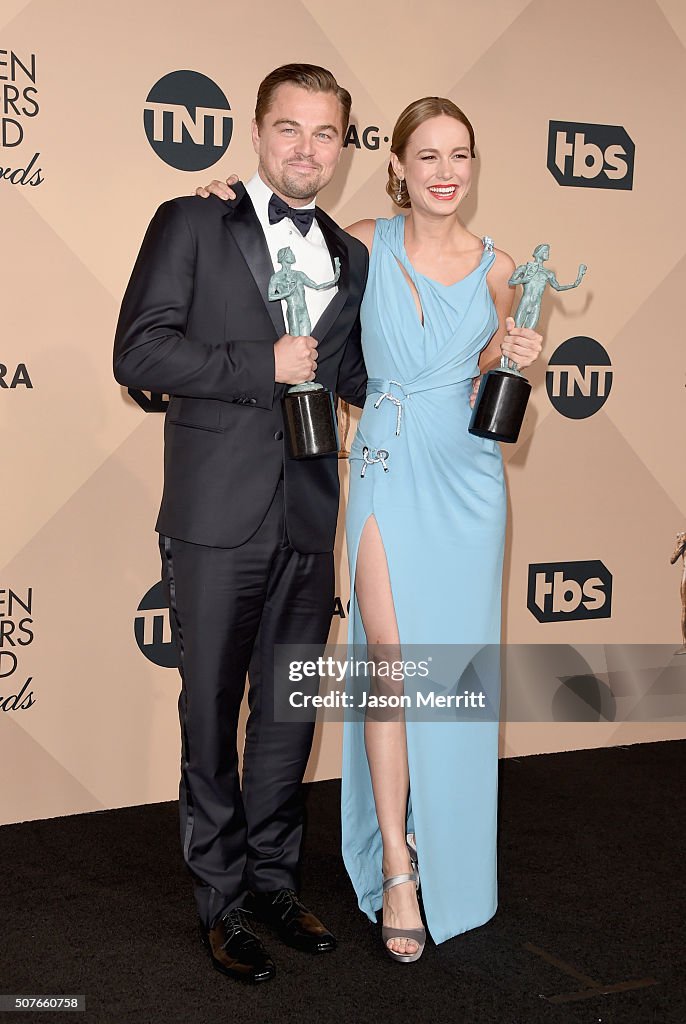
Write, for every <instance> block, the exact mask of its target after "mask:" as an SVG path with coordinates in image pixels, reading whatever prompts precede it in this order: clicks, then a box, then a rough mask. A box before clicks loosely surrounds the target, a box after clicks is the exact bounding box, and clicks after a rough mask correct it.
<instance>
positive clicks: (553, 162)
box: [548, 121, 636, 189]
mask: <svg viewBox="0 0 686 1024" xmlns="http://www.w3.org/2000/svg"><path fill="white" fill-rule="evenodd" d="M635 150H636V147H635V146H634V144H633V142H632V140H631V138H630V137H629V135H628V134H627V132H626V130H625V129H624V128H622V126H621V125H619V124H579V123H577V122H576V121H549V122H548V170H549V171H550V173H551V174H552V176H553V178H554V179H555V181H556V182H557V183H558V185H576V186H578V187H579V188H622V189H631V188H632V187H633V183H634V153H635Z"/></svg>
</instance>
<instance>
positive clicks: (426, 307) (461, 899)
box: [342, 215, 506, 942]
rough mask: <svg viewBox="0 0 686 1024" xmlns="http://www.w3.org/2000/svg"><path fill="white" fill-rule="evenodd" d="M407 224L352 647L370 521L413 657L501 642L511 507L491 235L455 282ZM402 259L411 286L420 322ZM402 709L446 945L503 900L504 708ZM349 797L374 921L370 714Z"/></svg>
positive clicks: (375, 426) (429, 892)
mask: <svg viewBox="0 0 686 1024" xmlns="http://www.w3.org/2000/svg"><path fill="white" fill-rule="evenodd" d="M404 227H405V218H404V217H403V216H401V215H398V216H397V217H394V218H392V219H391V220H378V221H377V222H376V229H375V233H374V243H373V247H372V255H371V260H370V268H369V279H368V282H367V287H366V290H365V295H364V301H363V304H362V344H363V350H364V357H365V362H366V365H367V371H368V374H369V384H368V389H367V399H366V402H365V406H364V411H363V414H362V418H361V421H360V425H359V428H358V430H357V433H356V436H355V439H354V441H353V443H352V445H351V451H350V493H349V499H348V509H347V520H346V534H347V545H348V557H349V563H350V579H351V583H352V585H351V590H352V594H351V598H352V599H351V603H350V623H349V635H348V641H349V644H350V645H354V646H355V647H356V648H357V649H358V650H359V649H360V648H361V649H362V650H364V645H366V642H367V641H366V636H365V632H364V627H363V623H362V618H361V616H360V611H359V607H358V603H357V599H356V596H355V590H354V581H355V567H356V562H357V553H358V546H359V541H360V536H361V534H362V530H363V527H364V524H365V522H366V521H367V519H368V517H369V516H371V515H374V516H375V517H376V521H377V523H378V527H379V531H380V534H381V538H382V540H383V545H384V549H385V552H386V558H387V561H388V567H389V573H390V580H391V588H392V592H393V600H394V604H395V611H396V617H397V622H398V629H399V635H400V643H401V648H403V654H404V648H405V645H421V646H422V647H423V648H424V649H426V648H427V645H435V644H438V645H445V644H476V645H481V644H489V645H490V644H493V645H496V644H498V643H499V642H500V618H501V607H500V605H501V576H502V560H503V547H504V532H505V516H506V494H505V484H504V479H503V466H502V457H501V453H500V448H499V446H498V444H497V442H495V441H490V440H488V439H484V438H479V437H475V436H474V435H472V434H470V433H469V432H468V430H467V427H468V424H469V418H470V415H471V409H470V406H469V395H470V392H471V387H472V378H473V377H474V376H476V375H477V373H478V372H479V371H478V356H479V353H480V351H481V349H482V348H483V347H484V346H485V345H486V344H487V343H488V341H489V339H490V338H491V337H492V335H493V334H494V332H495V331H496V330H497V327H498V317H497V314H496V310H495V306H494V304H493V301H492V299H491V295H490V293H489V290H488V285H487V282H486V275H487V273H488V270H489V268H490V267H491V265H492V264H493V261H494V259H495V253H494V251H493V243H492V241H491V240H490V239H489V238H485V239H484V242H483V245H484V250H483V254H482V257H481V261H480V263H479V266H478V267H477V268H476V269H475V270H473V271H472V273H470V274H468V275H467V276H466V277H465V278H463V279H462V280H460V281H457V282H456V283H455V284H452V285H447V286H446V285H442V284H440V283H438V282H436V281H433V280H431V279H430V278H428V277H425V276H424V275H423V274H420V273H418V272H416V271H415V270H414V268H413V267H412V265H411V264H410V262H409V260H408V258H407V254H406V252H405V246H404ZM399 263H400V264H402V266H403V267H404V268H405V270H406V271H407V274H408V275H409V277H410V278H411V280H412V281H413V282H414V284H415V287H416V288H417V292H418V294H419V297H420V300H421V306H422V310H423V319H424V324H423V326H422V323H421V320H420V317H419V315H418V311H417V307H416V305H415V301H414V297H413V295H412V292H411V290H410V286H409V283H408V281H407V280H406V278H405V276H404V274H403V272H402V270H401V267H400V266H399ZM491 650H497V648H491ZM405 657H406V655H405ZM495 671H496V674H497V669H496V670H495ZM401 685H402V684H401ZM491 692H492V693H493V692H494V691H493V690H492V691H491ZM495 706H496V708H497V703H496V705H495ZM405 714H406V717H407V721H406V729H407V747H408V761H409V776H410V810H409V814H408V822H407V826H408V832H414V833H415V836H416V843H417V848H418V859H419V867H420V876H421V886H422V889H421V892H422V898H423V902H424V909H425V913H426V920H427V925H428V929H429V932H430V934H431V937H432V938H433V940H434V941H435V942H443V941H445V940H446V939H449V938H450V937H451V936H453V935H458V934H460V933H461V932H464V931H467V930H468V929H470V928H475V927H477V926H478V925H481V924H483V923H484V922H486V921H487V920H488V919H489V918H490V917H492V915H493V914H494V913H495V910H496V906H497V885H496V797H497V755H498V724H497V721H496V720H495V719H496V717H497V712H496V715H491V716H490V720H489V721H446V720H443V721H435V720H428V721H418V720H416V717H415V716H414V715H413V714H412V712H410V711H407V712H406V713H405ZM342 793H343V797H342V828H343V858H344V861H345V865H346V868H347V870H348V873H349V874H350V877H351V879H352V882H353V885H354V888H355V891H356V893H357V897H358V901H359V906H360V908H361V909H362V910H363V911H364V912H365V913H366V914H367V915H368V916H369V918H370V919H371V920H372V921H375V920H376V911H377V910H379V909H380V908H381V905H382V877H381V855H382V845H381V834H380V832H379V827H378V822H377V818H376V811H375V807H374V799H373V794H372V787H371V778H370V774H369V766H368V762H367V757H366V751H365V745H364V720H363V714H361V715H358V716H357V718H356V720H355V719H354V718H353V720H350V719H348V720H346V722H345V726H344V740H343V780H342Z"/></svg>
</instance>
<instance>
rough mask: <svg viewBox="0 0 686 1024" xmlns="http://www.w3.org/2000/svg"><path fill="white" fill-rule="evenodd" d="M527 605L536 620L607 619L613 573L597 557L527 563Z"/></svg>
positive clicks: (610, 609) (609, 614) (610, 611)
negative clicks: (595, 558) (585, 560)
mask: <svg viewBox="0 0 686 1024" xmlns="http://www.w3.org/2000/svg"><path fill="white" fill-rule="evenodd" d="M526 606H527V608H528V609H529V611H530V612H531V614H532V615H533V616H534V617H535V618H537V619H538V621H539V622H567V621H570V620H572V619H609V618H610V616H611V614H612V573H611V572H610V571H609V570H608V569H607V568H606V567H605V566H604V565H603V563H602V562H600V561H598V560H592V561H589V562H539V563H537V564H535V565H530V566H529V587H528V593H527V598H526Z"/></svg>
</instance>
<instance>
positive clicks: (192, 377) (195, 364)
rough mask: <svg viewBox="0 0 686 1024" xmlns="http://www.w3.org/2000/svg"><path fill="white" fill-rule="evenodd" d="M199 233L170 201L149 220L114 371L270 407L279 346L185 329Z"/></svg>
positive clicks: (135, 382)
mask: <svg viewBox="0 0 686 1024" xmlns="http://www.w3.org/2000/svg"><path fill="white" fill-rule="evenodd" d="M195 250H196V239H195V238H194V236H193V234H192V232H191V228H190V224H189V223H188V220H187V218H186V216H185V214H184V212H183V210H182V209H181V208H180V207H179V206H178V205H177V204H175V203H174V202H169V203H164V204H163V205H162V206H160V208H159V209H158V211H157V213H156V214H155V216H154V217H153V219H152V221H151V222H150V226H149V227H148V230H147V232H146V235H145V238H144V240H143V245H142V246H141V250H140V253H139V254H138V259H137V260H136V265H135V266H134V268H133V273H132V275H131V279H130V281H129V284H128V287H127V289H126V293H125V295H124V299H123V302H122V307H121V312H120V314H119V321H118V324H117V330H116V334H115V342H114V376H115V378H116V379H117V381H118V382H119V383H120V384H122V385H124V387H133V388H140V389H142V390H146V391H155V392H158V393H163V394H170V395H182V396H186V397H189V398H215V399H219V400H221V401H225V402H230V401H233V400H234V399H235V398H238V397H239V396H245V395H248V396H250V398H254V399H255V401H254V402H252V403H251V404H253V405H257V406H260V407H262V408H264V409H271V407H272V404H273V400H274V379H275V371H274V346H273V345H272V344H261V343H259V342H245V343H233V342H225V341H223V340H221V339H219V338H218V339H217V341H216V342H210V341H200V340H198V339H192V338H189V337H188V335H187V334H186V329H187V323H188V313H189V310H190V306H191V302H192V300H193V289H194V283H195V260H196V257H195Z"/></svg>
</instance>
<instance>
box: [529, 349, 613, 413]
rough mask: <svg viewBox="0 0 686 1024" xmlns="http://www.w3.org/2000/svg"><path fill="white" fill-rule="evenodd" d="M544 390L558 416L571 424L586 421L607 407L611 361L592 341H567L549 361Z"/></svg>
mask: <svg viewBox="0 0 686 1024" xmlns="http://www.w3.org/2000/svg"><path fill="white" fill-rule="evenodd" d="M545 386H546V391H547V392H548V398H549V399H550V401H551V403H552V404H553V406H554V407H555V408H556V409H557V411H558V412H559V413H561V414H562V415H563V416H568V417H569V419H572V420H583V419H586V417H587V416H592V415H593V414H594V413H596V412H598V410H599V409H601V408H602V407H603V405H605V402H606V401H607V397H608V395H609V394H610V388H611V387H612V364H611V363H610V357H609V355H608V354H607V352H606V351H605V349H604V348H603V346H602V345H601V344H600V342H598V341H595V340H594V339H593V338H584V337H579V338H568V339H567V341H563V342H562V344H561V345H558V347H557V348H556V349H555V351H554V352H553V354H552V356H551V357H550V360H549V362H548V369H547V371H546V375H545Z"/></svg>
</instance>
